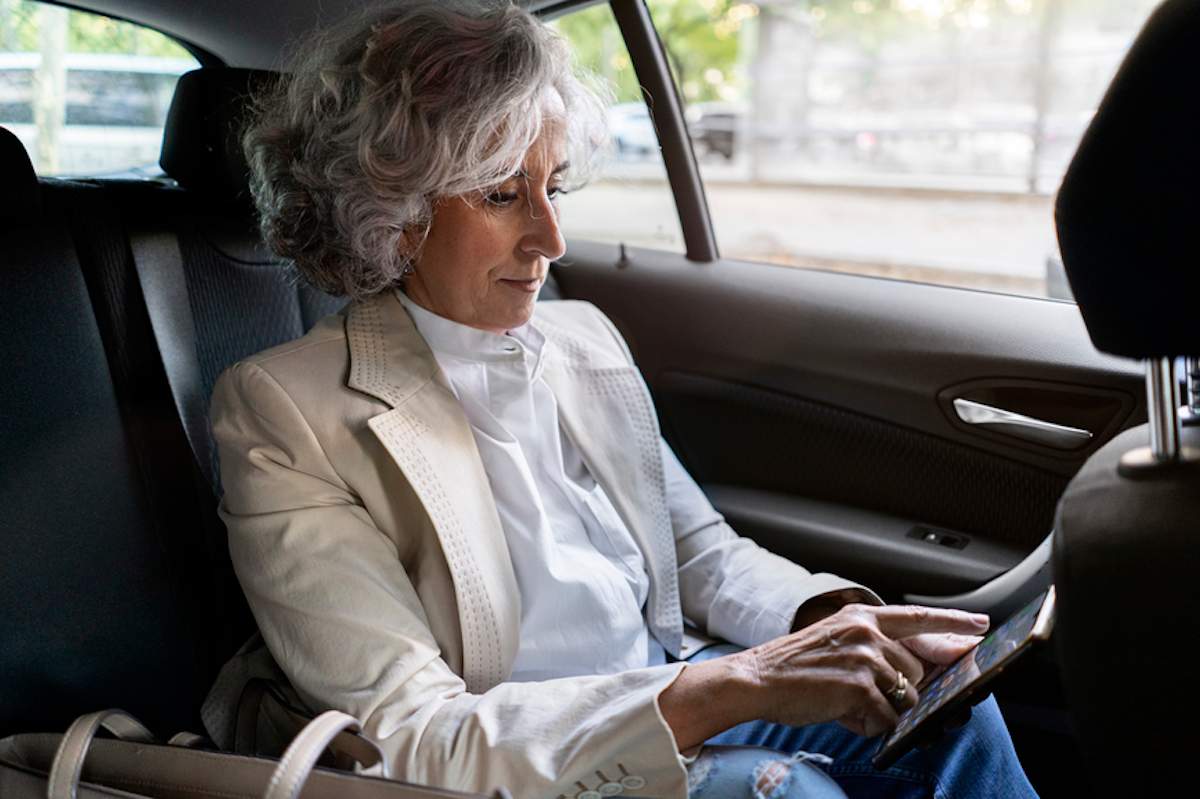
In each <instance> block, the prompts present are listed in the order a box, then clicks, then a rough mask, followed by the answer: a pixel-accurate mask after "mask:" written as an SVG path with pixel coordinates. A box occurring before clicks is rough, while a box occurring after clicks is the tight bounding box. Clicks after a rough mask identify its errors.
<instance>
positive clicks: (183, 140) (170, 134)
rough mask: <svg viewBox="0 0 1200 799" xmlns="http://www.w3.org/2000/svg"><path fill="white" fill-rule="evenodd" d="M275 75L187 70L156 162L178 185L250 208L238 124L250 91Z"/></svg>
mask: <svg viewBox="0 0 1200 799" xmlns="http://www.w3.org/2000/svg"><path fill="white" fill-rule="evenodd" d="M275 77H276V73H273V72H268V71H265V70H257V69H238V68H234V67H206V68H203V69H196V70H193V71H191V72H187V73H185V74H184V75H183V76H181V77H180V78H179V83H177V84H176V86H175V96H174V97H173V98H172V99H171V108H170V110H169V111H168V112H167V125H166V130H165V131H164V133H163V145H162V154H161V155H160V156H159V159H158V163H159V165H160V166H161V167H162V168H163V171H164V172H166V173H167V174H168V175H170V176H171V177H172V178H174V179H175V180H176V181H177V182H178V183H179V185H180V186H183V187H184V188H185V189H188V190H189V191H194V192H196V193H197V194H202V195H204V196H205V197H206V198H207V199H209V200H213V201H217V202H221V203H225V204H233V205H238V206H241V207H243V208H249V207H250V205H251V198H250V189H249V175H250V170H249V167H248V166H247V164H246V158H245V156H244V155H243V154H242V144H241V131H242V125H243V124H244V122H245V120H246V116H247V114H248V112H249V110H250V108H249V103H250V97H251V94H252V93H253V92H254V91H256V90H257V89H259V88H260V87H262V86H263V85H264V84H265V83H266V82H267V81H270V80H272V79H274V78H275Z"/></svg>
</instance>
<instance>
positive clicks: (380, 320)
mask: <svg viewBox="0 0 1200 799" xmlns="http://www.w3.org/2000/svg"><path fill="white" fill-rule="evenodd" d="M346 338H347V341H348V346H349V348H350V376H349V378H348V379H347V381H346V383H347V385H349V386H350V388H352V389H355V390H356V391H361V392H363V393H364V394H370V395H371V396H372V397H376V398H378V399H381V400H383V401H384V402H386V403H387V404H388V405H391V406H392V407H393V408H398V407H400V406H401V405H403V404H404V403H405V402H407V401H408V399H409V398H411V397H412V396H413V395H414V394H416V393H417V392H418V391H420V390H421V389H422V388H424V387H425V386H426V385H428V384H429V383H430V381H432V380H434V378H435V376H436V375H438V374H439V371H438V366H437V361H436V360H434V357H433V353H432V352H431V351H430V350H429V345H428V344H426V343H425V339H423V338H421V334H420V333H419V332H418V331H417V327H416V325H414V324H413V322H412V319H411V318H409V316H408V314H407V313H406V312H405V310H404V307H403V306H402V305H401V304H400V300H399V299H397V297H396V295H395V293H394V292H392V291H383V292H380V293H379V294H376V295H374V296H372V297H369V298H368V299H366V300H363V301H362V302H358V303H354V304H352V305H351V306H350V309H349V313H348V315H347V318H346Z"/></svg>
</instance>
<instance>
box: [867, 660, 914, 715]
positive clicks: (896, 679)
mask: <svg viewBox="0 0 1200 799" xmlns="http://www.w3.org/2000/svg"><path fill="white" fill-rule="evenodd" d="M902 673H903V672H902V671H900V670H898V669H897V670H894V671H892V673H891V675H890V676H886V677H884V678H883V679H882V680H879V681H877V682H876V683H875V687H877V688H878V689H879V692H880V693H881V694H883V697H884V699H886V700H887V703H888V704H889V705H890V706H891V707H892V709H893V710H895V711H896V714H897V715H899V714H900V713H903V712H904V711H906V710H908V709H909V708H912V707H915V706H916V704H917V700H918V699H920V698H921V695H920V694H919V693H918V692H917V685H918V683H917V682H913V680H912V678H911V677H909V676H908V675H907V674H905V679H904V696H903V697H901V698H900V699H899V700H897V699H895V691H896V689H897V688H898V687H899V686H900V676H899V675H900V674H902Z"/></svg>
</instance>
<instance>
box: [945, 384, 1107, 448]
mask: <svg viewBox="0 0 1200 799" xmlns="http://www.w3.org/2000/svg"><path fill="white" fill-rule="evenodd" d="M954 411H955V413H957V414H958V418H959V419H961V420H962V421H964V422H966V423H967V424H970V425H978V426H979V427H981V428H984V429H986V430H994V431H996V432H997V433H1005V434H1007V435H1010V436H1014V437H1015V438H1020V439H1024V440H1025V441H1032V442H1033V443H1035V444H1042V445H1044V446H1047V447H1054V448H1055V449H1076V448H1078V447H1081V446H1083V445H1084V444H1086V443H1087V442H1089V441H1091V440H1092V433H1091V431H1090V430H1083V429H1081V428H1078V427H1067V426H1066V425H1061V424H1055V423H1054V422H1046V421H1043V420H1041V419H1034V418H1033V417H1032V416H1025V415H1023V414H1020V413H1014V412H1013V411H1006V410H1004V409H1003V408H994V407H992V406H991V405H984V404H983V403H982V402H973V401H972V400H966V399H962V398H961V397H960V398H959V399H956V400H954Z"/></svg>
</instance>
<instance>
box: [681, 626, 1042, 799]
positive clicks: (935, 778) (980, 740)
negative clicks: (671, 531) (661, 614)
mask: <svg viewBox="0 0 1200 799" xmlns="http://www.w3.org/2000/svg"><path fill="white" fill-rule="evenodd" d="M738 649H739V647H737V646H734V645H733V644H720V645H717V646H712V647H709V648H708V649H704V650H701V651H700V652H697V653H696V654H695V655H693V656H692V657H691V658H689V662H692V663H699V662H700V661H702V660H709V659H710V658H715V657H720V656H721V655H726V654H730V653H732V652H736V651H738ZM878 745H879V740H878V739H877V738H870V739H867V738H861V737H859V736H857V735H855V734H854V733H852V732H850V731H849V730H847V729H845V728H844V727H842V726H841V725H840V724H836V723H833V722H830V723H827V724H812V725H809V726H807V727H788V726H786V725H783V724H773V723H770V722H765V721H755V722H748V723H746V724H740V725H738V726H737V727H734V728H732V729H729V730H726V731H725V732H723V733H721V734H720V735H717V736H715V737H713V738H711V739H709V741H708V742H707V743H706V744H705V745H704V748H703V749H702V750H701V752H700V755H699V757H697V758H696V761H695V762H694V763H692V765H691V766H690V767H689V769H688V799H801V798H802V799H827V797H829V798H831V799H832V798H834V797H836V799H843V798H844V797H851V798H852V799H874V798H875V797H889V799H917V797H922V799H929V798H930V797H932V799H982V797H990V798H991V799H1010V798H1011V799H1016V797H1022V799H1024V797H1034V799H1036V797H1037V793H1036V792H1035V791H1034V790H1033V786H1032V785H1030V784H1029V780H1028V779H1027V778H1026V776H1025V772H1024V770H1023V769H1022V768H1021V764H1020V763H1019V762H1018V760H1017V753H1016V751H1015V750H1014V749H1013V745H1012V740H1011V739H1010V738H1009V735H1008V729H1007V727H1005V725H1004V719H1003V718H1001V716H1000V709H999V707H997V705H996V700H995V699H994V698H991V697H989V698H988V699H986V700H984V701H983V702H981V703H980V704H978V705H976V706H975V708H974V709H973V710H972V713H971V720H970V721H969V722H967V724H966V726H964V727H962V728H961V729H958V730H956V731H954V732H951V733H948V734H947V735H946V736H945V737H944V738H943V739H942V740H941V741H940V742H938V743H937V744H935V745H934V746H932V747H930V748H928V749H920V750H915V751H912V752H909V753H908V754H906V755H904V756H903V757H901V758H900V759H899V760H898V761H897V762H896V764H895V765H893V766H892V767H891V768H889V769H887V770H885V771H876V770H875V767H874V766H873V765H871V756H872V755H874V754H875V750H876V749H877V748H878Z"/></svg>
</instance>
